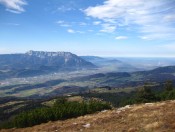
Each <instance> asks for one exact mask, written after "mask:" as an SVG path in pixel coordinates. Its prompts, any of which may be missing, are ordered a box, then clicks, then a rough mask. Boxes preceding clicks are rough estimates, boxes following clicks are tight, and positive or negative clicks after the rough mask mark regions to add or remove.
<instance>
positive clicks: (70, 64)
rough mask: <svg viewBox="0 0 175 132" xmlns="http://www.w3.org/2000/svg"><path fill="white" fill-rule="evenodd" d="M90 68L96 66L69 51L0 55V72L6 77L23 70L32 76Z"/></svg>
mask: <svg viewBox="0 0 175 132" xmlns="http://www.w3.org/2000/svg"><path fill="white" fill-rule="evenodd" d="M91 68H96V66H95V65H94V64H93V63H91V62H88V61H86V60H84V59H82V58H80V57H78V56H77V55H75V54H72V53H71V52H45V51H32V50H31V51H28V52H26V53H24V54H2V55H0V70H1V73H0V74H3V73H4V76H6V75H7V76H8V77H10V76H12V77H13V76H14V77H15V75H17V77H18V73H20V72H24V71H25V76H34V75H42V74H47V73H50V72H59V71H74V70H82V69H91ZM33 71H34V72H33ZM32 72H33V73H32ZM35 72H36V74H35ZM28 73H29V74H28ZM30 73H32V74H30ZM0 76H1V75H0Z"/></svg>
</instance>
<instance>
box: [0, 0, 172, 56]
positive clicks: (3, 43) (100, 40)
mask: <svg viewBox="0 0 175 132" xmlns="http://www.w3.org/2000/svg"><path fill="white" fill-rule="evenodd" d="M0 12H1V13H0V16H1V19H0V29H1V30H0V36H1V39H0V54H7V53H25V52H27V51H29V50H35V51H67V52H71V53H74V54H77V55H79V56H87V55H88V56H102V57H175V52H174V51H175V42H174V41H175V37H174V36H175V15H174V14H175V0H171V1H167V0H152V1H145V0H124V1H122V0H96V1H93V0H89V1H84V0H67V1H62V0H49V1H47V0H37V1H36V0H30V1H29V0H11V1H9V0H0Z"/></svg>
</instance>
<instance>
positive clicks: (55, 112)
mask: <svg viewBox="0 0 175 132" xmlns="http://www.w3.org/2000/svg"><path fill="white" fill-rule="evenodd" d="M163 87H164V88H163V89H162V90H155V89H154V88H153V87H152V86H151V85H150V84H148V83H147V84H145V85H144V86H141V87H139V88H138V89H136V90H135V91H130V92H116V93H113V92H111V88H108V87H107V89H108V90H109V92H107V90H105V92H104V93H102V92H99V93H98V92H97V91H96V92H93V91H92V92H90V91H89V92H88V93H81V94H79V95H78V96H76V95H75V96H72V97H69V98H68V100H72V99H70V98H74V97H75V98H76V100H77V97H79V99H80V100H79V101H68V100H67V98H58V99H55V98H52V99H47V100H46V99H45V100H44V99H40V100H36V101H30V100H26V101H24V100H23V101H21V100H16V104H13V103H11V104H12V105H10V104H8V103H6V102H8V100H9V99H7V100H4V101H5V102H4V103H3V102H1V105H0V115H1V116H2V117H1V116H0V117H1V119H4V120H1V121H2V122H0V128H13V127H17V128H19V127H30V126H33V125H36V124H41V123H45V122H48V121H56V120H65V119H68V118H72V117H78V116H82V115H85V114H90V113H94V112H96V111H101V110H104V109H111V105H112V106H114V107H122V106H125V105H131V104H140V103H148V102H158V101H165V100H173V99H175V88H174V86H173V81H166V82H165V83H164V85H163ZM92 98H95V99H92ZM99 99H100V100H103V101H100V100H99ZM45 102H47V103H45ZM106 102H109V103H106ZM24 103H25V104H26V105H25V106H24V107H21V108H19V109H18V110H17V111H16V112H15V111H14V112H12V113H9V114H8V113H7V112H6V110H5V108H6V107H7V108H10V109H14V108H15V107H18V105H21V104H24ZM4 104H5V105H6V106H5V105H4ZM44 104H47V105H44ZM2 106H4V107H2ZM18 113H21V114H18ZM5 114H7V115H8V116H5ZM5 118H6V119H8V121H7V120H6V121H5Z"/></svg>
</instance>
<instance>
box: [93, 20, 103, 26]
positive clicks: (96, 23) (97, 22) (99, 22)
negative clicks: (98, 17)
mask: <svg viewBox="0 0 175 132" xmlns="http://www.w3.org/2000/svg"><path fill="white" fill-rule="evenodd" d="M99 24H101V21H95V22H93V25H99Z"/></svg>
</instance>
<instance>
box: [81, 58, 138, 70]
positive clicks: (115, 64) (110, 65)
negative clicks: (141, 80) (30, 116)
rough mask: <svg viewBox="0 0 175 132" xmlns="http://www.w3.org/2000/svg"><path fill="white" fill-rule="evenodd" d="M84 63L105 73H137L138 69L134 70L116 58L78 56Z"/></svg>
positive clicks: (134, 68)
mask: <svg viewBox="0 0 175 132" xmlns="http://www.w3.org/2000/svg"><path fill="white" fill-rule="evenodd" d="M80 57H81V58H83V59H84V60H86V61H89V62H91V63H93V64H95V65H97V66H98V67H99V68H103V71H106V72H131V71H139V70H141V69H140V68H136V67H134V66H132V65H130V64H128V63H126V62H123V61H120V60H118V59H116V58H103V57H98V56H80Z"/></svg>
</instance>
